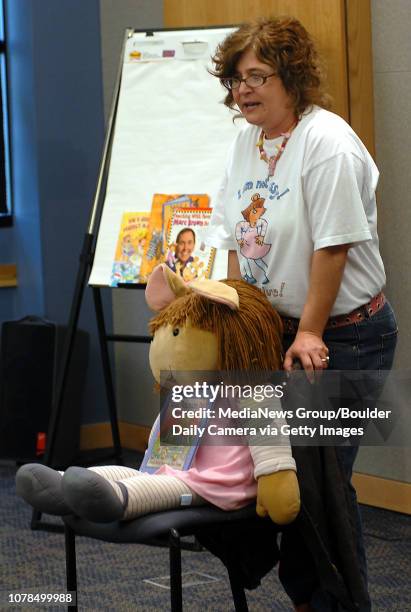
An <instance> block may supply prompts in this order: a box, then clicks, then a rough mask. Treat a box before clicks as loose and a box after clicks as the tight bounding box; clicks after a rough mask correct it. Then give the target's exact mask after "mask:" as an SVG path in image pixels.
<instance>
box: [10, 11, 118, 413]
mask: <svg viewBox="0 0 411 612" xmlns="http://www.w3.org/2000/svg"><path fill="white" fill-rule="evenodd" d="M6 11H7V13H6V18H7V32H8V45H9V70H10V75H9V87H10V103H11V122H12V133H11V141H12V164H13V171H14V179H13V189H14V212H15V219H14V226H13V227H12V228H3V229H0V262H2V263H11V262H16V263H17V267H18V283H19V285H18V287H17V288H15V289H1V290H0V322H1V321H3V320H12V319H18V318H21V317H23V316H25V315H27V314H35V315H39V316H44V317H46V318H48V319H50V320H52V321H55V322H57V323H59V324H65V323H67V320H68V316H69V311H70V306H71V302H72V296H73V290H74V284H75V279H76V274H77V271H78V265H79V254H80V250H81V245H82V242H83V237H84V234H85V232H86V230H87V224H88V218H89V213H90V208H91V202H92V199H93V195H94V190H95V185H96V179H97V173H98V167H99V162H100V156H101V151H102V146H103V139H104V116H103V94H102V77H101V73H102V71H101V45H100V13H99V1H98V0H86V1H84V0H58V1H56V0H8V1H7V3H6ZM108 310H109V309H108ZM108 310H107V312H108ZM79 326H80V327H81V328H82V329H86V330H87V331H88V332H89V333H90V334H91V353H90V365H89V372H88V376H87V389H86V393H85V398H84V406H83V422H98V421H105V420H107V419H108V417H107V412H106V410H107V409H106V399H105V394H104V392H103V390H102V388H103V383H102V375H101V365H100V353H99V350H98V346H97V338H96V325H95V316H94V310H93V306H92V300H91V290H86V292H85V297H84V300H83V306H82V311H81V317H80V325H79Z"/></svg>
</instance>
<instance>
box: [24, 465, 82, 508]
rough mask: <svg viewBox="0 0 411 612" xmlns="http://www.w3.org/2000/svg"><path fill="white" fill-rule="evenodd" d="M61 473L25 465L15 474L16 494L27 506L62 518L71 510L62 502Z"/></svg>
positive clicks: (38, 466)
mask: <svg viewBox="0 0 411 612" xmlns="http://www.w3.org/2000/svg"><path fill="white" fill-rule="evenodd" d="M62 477H63V472H58V471H57V470H53V469H52V468H50V467H47V466H46V465H41V464H39V463H26V464H25V465H23V466H22V467H21V468H20V469H19V470H18V471H17V474H16V493H17V495H18V496H19V497H21V498H23V499H24V501H26V502H27V503H28V504H30V505H31V506H33V508H36V510H40V512H46V513H47V514H54V515H56V516H64V515H66V514H71V508H70V507H69V506H68V505H67V503H66V502H65V500H64V496H63V490H62V486H61V484H62Z"/></svg>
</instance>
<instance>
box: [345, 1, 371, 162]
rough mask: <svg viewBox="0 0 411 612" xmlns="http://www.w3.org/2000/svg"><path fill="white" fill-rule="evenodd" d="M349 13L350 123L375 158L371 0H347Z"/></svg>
mask: <svg viewBox="0 0 411 612" xmlns="http://www.w3.org/2000/svg"><path fill="white" fill-rule="evenodd" d="M346 10H347V40H348V45H347V49H348V82H349V106H350V124H351V126H352V128H353V129H354V131H355V132H357V134H358V135H359V136H360V137H361V139H362V141H363V142H364V144H365V146H366V147H367V149H368V150H369V152H370V153H371V155H373V156H374V157H375V142H374V104H373V100H374V96H373V72H372V41H371V8H370V3H369V0H347V2H346Z"/></svg>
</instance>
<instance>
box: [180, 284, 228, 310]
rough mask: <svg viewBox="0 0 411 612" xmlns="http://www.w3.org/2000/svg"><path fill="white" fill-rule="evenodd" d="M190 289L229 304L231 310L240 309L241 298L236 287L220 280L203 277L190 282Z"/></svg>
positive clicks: (209, 298) (213, 299) (212, 299)
mask: <svg viewBox="0 0 411 612" xmlns="http://www.w3.org/2000/svg"><path fill="white" fill-rule="evenodd" d="M188 286H189V287H190V289H192V290H193V291H194V292H195V293H199V294H200V295H202V296H204V297H205V298H207V299H208V300H211V301H212V302H218V303H220V304H225V305H226V306H229V307H230V308H231V310H238V309H239V307H240V298H239V297H238V293H237V291H236V290H235V289H234V287H229V286H228V285H226V284H225V283H221V282H220V281H216V280H210V279H203V280H195V281H192V282H191V283H188Z"/></svg>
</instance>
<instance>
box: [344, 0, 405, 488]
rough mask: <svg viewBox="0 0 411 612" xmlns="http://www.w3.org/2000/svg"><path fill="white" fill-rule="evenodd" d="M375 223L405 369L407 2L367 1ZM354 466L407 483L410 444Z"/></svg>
mask: <svg viewBox="0 0 411 612" xmlns="http://www.w3.org/2000/svg"><path fill="white" fill-rule="evenodd" d="M371 10H372V36H373V63H374V104H375V141H376V161H377V165H378V167H379V169H380V172H381V177H380V183H379V188H378V214H379V217H378V227H379V235H380V239H381V252H382V256H383V259H384V263H385V267H386V271H387V279H388V282H387V291H386V293H387V295H388V297H389V299H390V301H391V303H392V304H393V306H394V308H395V311H396V315H397V319H398V326H399V330H400V333H399V342H398V348H397V355H396V362H395V367H396V368H401V369H404V370H405V369H410V364H409V347H410V344H411V326H410V319H411V284H410V280H409V279H410V271H409V266H408V262H409V261H411V242H410V239H409V236H410V233H411V207H410V206H409V202H410V192H411V181H410V171H409V153H410V150H411V132H410V130H409V129H408V128H407V127H406V126H408V125H409V124H410V122H411V106H410V100H411V37H410V28H411V4H410V2H409V0H390V2H387V1H386V0H372V2H371ZM356 471H358V472H361V473H367V474H373V475H379V476H383V477H386V478H390V479H395V480H400V481H405V482H411V449H410V448H388V449H382V448H376V449H375V448H364V449H361V451H360V455H359V458H358V461H357V463H356Z"/></svg>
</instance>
